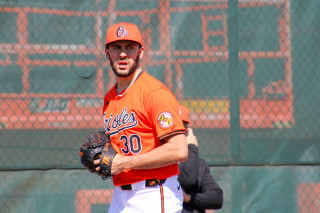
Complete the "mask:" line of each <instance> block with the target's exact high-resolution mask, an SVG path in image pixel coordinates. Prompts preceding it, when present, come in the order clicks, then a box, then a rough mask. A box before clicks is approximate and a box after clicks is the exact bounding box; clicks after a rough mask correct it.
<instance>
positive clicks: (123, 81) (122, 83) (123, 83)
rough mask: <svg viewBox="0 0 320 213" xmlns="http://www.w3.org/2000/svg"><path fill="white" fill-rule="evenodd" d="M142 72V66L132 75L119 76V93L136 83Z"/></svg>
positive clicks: (117, 88)
mask: <svg viewBox="0 0 320 213" xmlns="http://www.w3.org/2000/svg"><path fill="white" fill-rule="evenodd" d="M141 72H142V69H141V67H139V68H138V69H137V70H136V71H135V72H134V73H133V74H132V75H131V76H128V77H125V78H123V77H122V78H118V79H117V86H116V90H117V93H118V94H120V93H121V92H122V91H124V90H126V89H128V88H129V87H130V86H131V85H132V84H133V83H134V81H135V80H136V79H137V77H138V76H139V74H140V73H141Z"/></svg>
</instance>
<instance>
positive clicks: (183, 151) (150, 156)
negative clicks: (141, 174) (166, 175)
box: [112, 134, 188, 174]
mask: <svg viewBox="0 0 320 213" xmlns="http://www.w3.org/2000/svg"><path fill="white" fill-rule="evenodd" d="M187 158H188V147H187V143H186V140H185V136H184V135H183V134H179V135H175V136H173V137H172V138H170V139H168V141H166V142H165V143H164V144H163V145H161V146H159V147H157V148H156V149H154V150H151V151H150V152H147V153H143V154H138V155H134V156H120V155H119V156H118V155H116V157H115V159H114V161H113V164H112V173H113V174H119V173H120V172H121V171H123V170H126V169H155V168H160V167H164V166H168V165H171V164H174V163H177V162H182V161H185V160H186V159H187Z"/></svg>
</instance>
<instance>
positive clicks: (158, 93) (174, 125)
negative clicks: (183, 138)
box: [145, 88, 185, 141]
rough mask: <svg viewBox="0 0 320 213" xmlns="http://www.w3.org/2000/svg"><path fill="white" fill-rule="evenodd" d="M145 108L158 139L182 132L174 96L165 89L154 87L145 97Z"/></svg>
mask: <svg viewBox="0 0 320 213" xmlns="http://www.w3.org/2000/svg"><path fill="white" fill-rule="evenodd" d="M145 106H146V109H147V111H148V112H149V113H148V116H149V119H150V122H151V125H152V126H153V127H154V129H155V131H156V135H157V137H158V138H159V140H160V141H162V140H163V139H164V138H166V137H169V136H172V135H176V134H184V133H185V128H184V126H183V123H182V120H181V117H180V115H179V111H178V102H177V100H176V98H175V96H174V95H173V94H172V93H171V92H170V91H169V90H166V89H163V88H161V89H156V90H153V91H152V92H150V93H149V95H148V97H146V103H145Z"/></svg>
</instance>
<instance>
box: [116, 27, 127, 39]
mask: <svg viewBox="0 0 320 213" xmlns="http://www.w3.org/2000/svg"><path fill="white" fill-rule="evenodd" d="M126 35H128V31H127V30H126V29H125V28H124V26H122V25H121V26H119V27H118V29H117V36H118V37H120V38H121V37H122V36H126Z"/></svg>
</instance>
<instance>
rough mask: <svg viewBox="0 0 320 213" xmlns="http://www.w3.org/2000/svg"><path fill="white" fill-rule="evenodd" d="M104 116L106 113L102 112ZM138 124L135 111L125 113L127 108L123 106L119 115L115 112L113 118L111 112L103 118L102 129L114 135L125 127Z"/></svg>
mask: <svg viewBox="0 0 320 213" xmlns="http://www.w3.org/2000/svg"><path fill="white" fill-rule="evenodd" d="M104 116H106V114H104ZM137 125H138V120H137V119H136V117H135V113H134V112H131V113H130V114H129V113H127V108H124V109H123V110H122V112H121V113H120V115H118V114H116V115H115V116H114V118H113V114H112V113H111V114H110V117H109V118H107V117H105V119H104V129H105V130H106V131H107V132H109V133H110V135H114V134H117V133H119V132H120V131H123V130H125V129H129V128H132V127H134V126H137Z"/></svg>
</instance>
